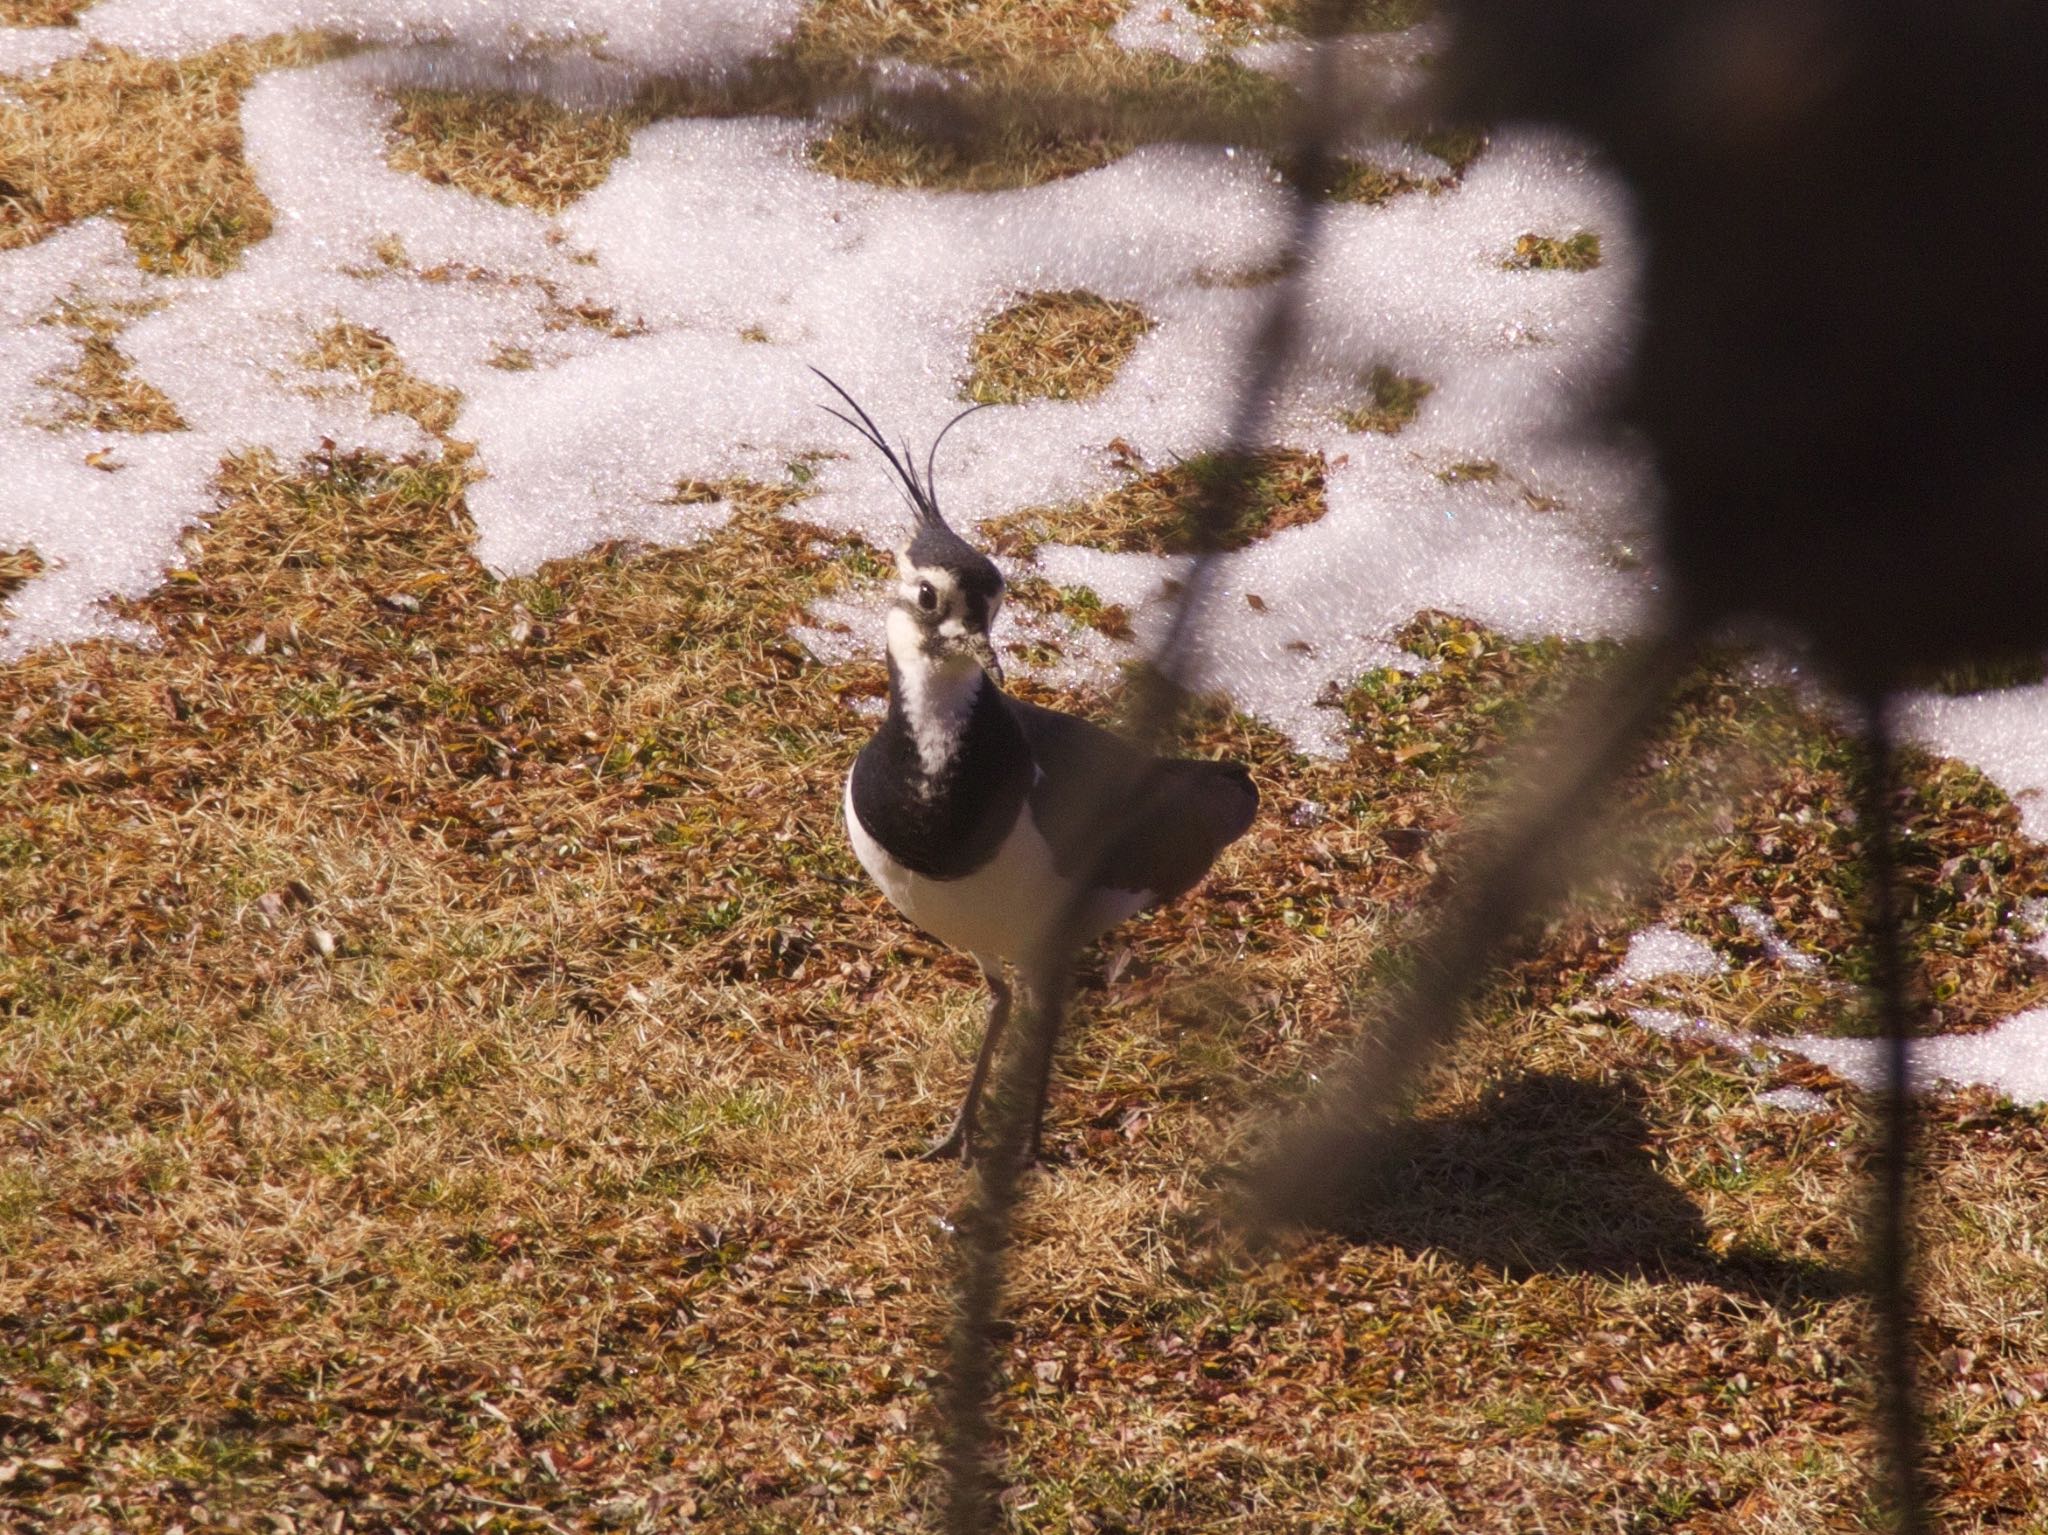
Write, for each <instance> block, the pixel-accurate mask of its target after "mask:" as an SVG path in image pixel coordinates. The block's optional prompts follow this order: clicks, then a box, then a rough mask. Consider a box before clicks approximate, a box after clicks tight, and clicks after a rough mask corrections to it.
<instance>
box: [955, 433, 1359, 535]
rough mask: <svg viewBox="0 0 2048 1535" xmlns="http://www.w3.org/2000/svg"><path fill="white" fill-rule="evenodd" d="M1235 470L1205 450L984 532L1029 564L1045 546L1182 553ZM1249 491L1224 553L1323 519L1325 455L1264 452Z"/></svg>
mask: <svg viewBox="0 0 2048 1535" xmlns="http://www.w3.org/2000/svg"><path fill="white" fill-rule="evenodd" d="M1117 446H1118V445H1117V444H1112V448H1116V447H1117ZM1125 460H1126V462H1127V463H1128V464H1129V465H1130V467H1132V468H1134V469H1135V468H1137V467H1138V463H1137V460H1136V459H1135V457H1133V456H1131V455H1129V454H1126V455H1125ZM1232 472H1233V470H1232V466H1231V464H1230V463H1229V462H1228V461H1227V460H1226V458H1225V457H1224V455H1222V454H1219V453H1200V454H1196V455H1195V456H1194V457H1192V458H1185V459H1181V460H1178V461H1176V462H1175V463H1173V464H1170V465H1168V466H1167V467H1166V468H1164V469H1155V470H1151V471H1149V472H1147V473H1142V474H1135V475H1134V476H1133V477H1132V478H1131V479H1129V480H1127V481H1126V482H1125V483H1124V484H1122V485H1119V486H1118V487H1116V488H1115V489H1114V490H1110V491H1105V492H1104V493H1103V494H1101V495H1099V496H1096V497H1095V498H1093V499H1092V500H1089V501H1084V502H1079V503H1076V504H1074V505H1070V506H1056V507H1031V508H1027V509H1026V510H1024V511H1021V512H1010V513H1006V514H1005V515H1003V516H1000V517H992V518H990V519H989V520H988V521H986V522H984V523H982V524H981V534H982V536H983V537H985V538H986V539H988V541H989V542H990V543H991V544H992V545H993V546H994V547H995V549H996V550H997V551H998V552H999V553H1002V554H1011V555H1016V556H1018V557H1020V558H1025V559H1028V558H1030V557H1031V555H1032V554H1034V553H1035V552H1036V551H1037V550H1038V548H1039V547H1040V546H1041V545H1043V544H1054V543H1058V544H1085V545H1087V546H1088V547H1089V548H1092V549H1108V550H1113V551H1116V552H1119V553H1135V552H1144V553H1149V554H1182V553H1186V552H1187V551H1188V549H1189V548H1190V547H1191V545H1190V544H1189V542H1188V530H1187V528H1188V511H1189V508H1190V507H1192V506H1193V505H1194V504H1195V503H1196V501H1197V500H1198V499H1199V498H1200V497H1202V496H1203V495H1205V494H1208V493H1211V492H1213V490H1214V489H1215V487H1216V485H1217V483H1218V482H1219V480H1220V479H1221V478H1222V477H1223V476H1225V475H1227V474H1230V473H1232ZM1247 490H1248V494H1247V495H1246V496H1245V499H1244V504H1243V511H1242V512H1241V514H1240V515H1239V517H1238V518H1237V520H1236V522H1235V523H1234V524H1233V525H1232V526H1231V527H1229V528H1227V529H1226V530H1224V533H1223V535H1222V537H1221V539H1220V540H1219V541H1218V542H1219V547H1221V548H1224V549H1241V548H1243V547H1244V546H1245V545H1247V544H1251V543H1256V542H1257V541H1258V540H1259V539H1262V538H1269V537H1271V536H1272V535H1273V534H1275V533H1279V532H1282V531H1283V530H1285V529H1287V528H1294V527H1300V526H1302V525H1304V524H1306V523H1311V522H1314V521H1316V520H1317V519H1318V518H1320V517H1321V516H1322V515H1323V513H1324V511H1325V510H1326V509H1327V503H1326V502H1325V501H1324V499H1323V458H1322V455H1321V454H1320V453H1304V452H1301V451H1299V450H1297V449H1293V448H1275V449H1271V450H1269V451H1267V452H1264V453H1260V454H1258V455H1256V457H1255V458H1254V460H1253V462H1252V464H1251V466H1250V469H1249V471H1248V479H1247Z"/></svg>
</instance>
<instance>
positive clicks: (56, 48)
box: [0, 27, 90, 75]
mask: <svg viewBox="0 0 2048 1535" xmlns="http://www.w3.org/2000/svg"><path fill="white" fill-rule="evenodd" d="M89 41H90V39H89V38H88V37H87V35H86V34H85V33H83V32H81V31H79V29H78V28H76V27H0V75H40V74H43V73H45V72H47V71H48V69H49V68H50V66H51V65H52V64H55V63H57V62H59V61H60V60H63V59H69V58H76V57H77V56H78V55H79V54H81V53H83V52H85V49H86V44H87V43H88V42H89Z"/></svg>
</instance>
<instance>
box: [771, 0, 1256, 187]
mask: <svg viewBox="0 0 2048 1535" xmlns="http://www.w3.org/2000/svg"><path fill="white" fill-rule="evenodd" d="M1121 14H1122V6H1121V4H1118V3H1113V0H1075V3H1059V4H1047V3H1043V0H991V3H989V4H986V5H981V6H974V7H965V6H958V5H947V4H938V3H932V0H921V3H917V4H910V5H895V6H876V5H871V4H868V3H866V0H825V3H823V4H820V5H818V6H815V7H813V9H812V10H811V11H810V12H809V13H808V14H807V15H806V18H805V20H804V22H803V23H802V24H801V25H800V26H799V28H798V31H797V35H796V37H795V39H794V40H793V42H792V44H791V47H790V49H789V50H788V58H789V59H790V60H792V61H794V62H795V63H797V64H798V65H800V66H801V65H816V64H830V65H835V66H837V65H843V64H844V63H845V62H846V61H849V60H858V59H864V58H870V57H890V58H898V59H905V60H909V61H912V62H915V63H919V64H925V65H929V66H932V67H935V68H939V69H946V70H955V71H959V72H960V73H961V74H963V75H964V76H966V77H967V78H970V79H972V80H974V81H975V82H976V83H978V84H980V85H981V86H983V87H985V88H986V89H987V90H989V91H990V92H991V93H992V94H994V95H995V96H997V97H1002V96H1005V95H1007V96H1008V97H1010V98H1011V99H1012V100H1013V101H1014V103H1015V108H1016V110H1014V111H1013V113H1012V114H1011V116H1010V117H1009V119H1008V120H1007V121H1004V122H1001V123H999V124H997V125H996V126H995V127H993V128H992V129H990V130H988V131H985V132H981V133H976V134H967V135H962V136H959V137H956V138H953V139H947V140H935V139H934V138H933V137H932V136H931V135H930V134H928V133H924V132H920V131H917V130H916V129H914V128H912V127H910V126H908V125H906V124H904V123H902V122H899V121H897V120H895V119H894V118H893V117H892V116H891V115H890V114H889V113H887V112H886V111H882V110H866V111H861V112H856V113H854V114H852V115H851V116H849V117H847V118H846V119H844V120H843V121H842V122H840V123H839V124H838V125H836V126H835V127H834V128H832V129H831V130H830V131H829V132H827V133H825V134H823V135H821V136H820V137H819V138H818V139H816V140H815V141H813V143H812V146H811V159H812V163H813V164H814V165H815V166H817V168H818V169H820V170H822V171H825V172H826V173H827V174H830V175H835V176H841V177H845V178H846V179H848V180H852V181H861V182H867V183H870V184H873V185H878V186H916V187H931V188H945V189H949V190H956V191H984V192H985V191H999V190H1005V189H1008V188H1012V187H1021V186H1036V185H1039V184H1041V183H1043V182H1046V181H1051V180H1056V179H1058V178H1059V177H1062V176H1072V175H1077V174H1079V173H1080V172H1082V171H1088V170H1094V169H1096V168H1098V167H1100V166H1103V165H1106V164H1108V163H1109V162H1110V161H1112V160H1114V159H1117V158H1119V157H1120V156H1122V155H1124V154H1127V153H1129V152H1130V151H1131V150H1132V149H1134V148H1136V147H1137V145H1138V144H1139V143H1140V142H1142V141H1143V137H1144V134H1143V132H1142V130H1138V131H1134V130H1132V129H1131V128H1129V127H1128V126H1125V127H1118V126H1115V125H1114V124H1113V123H1112V122H1111V120H1110V119H1109V117H1107V116H1106V115H1105V114H1103V113H1101V112H1099V111H1098V112H1086V113H1084V112H1078V111H1076V110H1074V109H1073V105H1072V104H1073V102H1074V101H1076V100H1077V99H1082V98H1086V99H1092V100H1094V101H1097V102H1101V103H1105V104H1108V105H1109V106H1111V107H1113V108H1115V109H1117V110H1120V111H1121V112H1122V113H1123V114H1124V116H1125V117H1126V119H1127V120H1129V121H1143V120H1144V119H1146V118H1147V117H1148V116H1150V117H1152V118H1153V119H1155V120H1156V122H1157V123H1158V124H1160V125H1164V124H1167V123H1169V122H1171V121H1173V120H1176V119H1179V120H1186V119H1188V118H1189V117H1190V116H1197V115H1201V114H1205V113H1206V114H1211V115H1214V116H1217V117H1229V118H1235V119H1241V120H1243V121H1244V122H1245V123H1246V125H1247V128H1248V131H1249V129H1250V127H1251V125H1252V124H1254V123H1255V122H1256V121H1258V120H1259V119H1260V118H1261V117H1263V118H1265V119H1266V120H1267V121H1268V124H1269V126H1270V122H1271V121H1272V120H1273V119H1275V118H1277V117H1278V116H1280V115H1281V114H1282V112H1283V111H1284V107H1285V104H1286V103H1287V101H1288V100H1289V94H1288V91H1287V88H1286V87H1285V86H1284V85H1282V84H1281V83H1280V82H1278V81H1277V80H1275V79H1273V78H1272V77H1270V76H1266V75H1260V74H1257V73H1255V72H1253V71H1251V70H1247V69H1244V68H1243V67H1241V66H1240V65H1238V64H1236V63H1235V62H1233V61H1231V60H1229V59H1228V58H1216V59H1212V60H1209V61H1206V62H1203V63H1198V64H1188V63H1184V62H1182V61H1181V60H1178V59H1174V58H1171V57H1169V56H1167V55H1165V54H1158V53H1142V54H1133V53H1126V52H1125V51H1124V50H1122V49H1120V48H1118V47H1116V46H1115V44H1113V43H1112V42H1111V41H1110V39H1109V28H1110V27H1111V26H1112V25H1113V24H1114V22H1115V21H1116V18H1117V17H1118V16H1119V15H1121ZM1045 90H1051V91H1057V92H1060V93H1063V95H1062V99H1064V100H1066V101H1068V103H1069V107H1068V110H1066V111H1064V112H1062V111H1059V110H1056V109H1048V110H1044V111H1037V112H1034V111H1032V110H1031V109H1030V101H1031V93H1032V92H1033V91H1045Z"/></svg>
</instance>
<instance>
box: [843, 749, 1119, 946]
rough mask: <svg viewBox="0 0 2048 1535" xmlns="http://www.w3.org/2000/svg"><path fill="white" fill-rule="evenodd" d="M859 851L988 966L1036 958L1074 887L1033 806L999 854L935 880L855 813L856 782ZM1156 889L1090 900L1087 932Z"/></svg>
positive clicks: (1021, 814)
mask: <svg viewBox="0 0 2048 1535" xmlns="http://www.w3.org/2000/svg"><path fill="white" fill-rule="evenodd" d="M843 808H844V811H845V815H846V834H847V836H848V837H849V838H850V839H851V840H852V842H853V854H854V856H855V857H856V858H858V859H859V860H860V866H861V867H862V868H863V869H866V870H867V871H868V874H869V876H870V877H872V878H873V880H874V882H875V883H876V884H878V885H880V886H881V887H882V894H884V895H886V896H887V897H888V898H889V900H890V902H891V904H893V905H894V906H895V908H896V909H897V910H898V911H900V912H902V913H903V915H904V916H906V917H908V918H909V919H910V920H911V921H912V922H915V923H916V924H917V925H918V926H919V927H921V928H923V929H924V930H925V931H926V932H927V933H930V934H931V935H932V937H934V938H936V939H938V940H939V941H940V942H941V943H945V944H950V945H951V946H952V947H954V948H956V949H965V950H966V951H967V952H968V953H970V954H972V955H974V956H975V958H977V959H979V960H981V961H983V962H984V963H991V962H994V961H997V960H1008V961H1009V962H1010V963H1012V964H1017V963H1021V962H1022V961H1024V960H1026V959H1028V958H1030V957H1031V953H1032V950H1033V949H1034V947H1035V946H1036V945H1037V944H1038V943H1040V942H1041V941H1043V939H1044V937H1045V935H1046V930H1047V928H1048V927H1050V925H1051V924H1052V923H1053V922H1054V921H1056V920H1057V919H1058V918H1059V915H1060V913H1061V911H1062V910H1063V909H1064V907H1065V905H1066V902H1067V900H1068V899H1069V897H1070V896H1071V894H1072V892H1073V886H1072V884H1071V883H1069V882H1068V881H1067V880H1065V879H1062V878H1061V877H1060V875H1059V874H1058V872H1057V871H1056V870H1055V869H1054V868H1053V862H1052V849H1051V848H1049V847H1047V846H1046V843H1045V838H1043V837H1042V836H1040V835H1039V834H1038V826H1037V824H1036V823H1035V822H1034V821H1033V820H1032V819H1031V807H1030V805H1029V804H1026V805H1025V806H1023V807H1022V808H1021V809H1020V810H1019V811H1018V813H1017V824H1016V825H1015V826H1014V827H1012V828H1011V830H1010V834H1009V836H1007V837H1005V838H1004V839H1003V842H1002V846H1000V847H999V848H997V849H996V855H995V857H993V858H991V859H990V860H989V861H988V862H987V863H985V864H983V865H982V866H981V867H980V868H979V869H977V870H975V871H974V873H972V874H969V875H965V876H963V877H962V878H960V879H930V878H927V877H926V876H925V875H922V874H917V873H914V872H912V871H911V870H909V869H906V868H904V867H903V865H902V864H900V863H898V862H897V861H896V860H895V859H893V858H891V857H890V856H889V854H888V853H887V851H885V850H884V849H883V847H882V845H881V844H880V843H879V842H877V841H875V839H874V838H872V837H870V836H869V835H868V833H867V828H866V827H864V826H862V825H861V824H860V817H859V816H857V815H855V814H854V811H853V780H852V779H851V778H849V779H848V780H847V783H846V797H845V800H844V805H843ZM1151 898H1152V897H1151V892H1150V891H1142V890H1141V891H1123V890H1105V891H1102V892H1100V893H1099V894H1098V895H1097V896H1096V897H1095V899H1094V900H1093V901H1091V902H1090V909H1089V911H1088V915H1087V936H1088V937H1091V938H1092V937H1094V936H1095V935H1096V934H1098V933H1101V932H1105V931H1107V930H1108V929H1109V928H1112V927H1114V926H1116V924H1117V923H1119V922H1121V921H1123V920H1124V918H1126V917H1128V916H1130V915H1132V914H1133V913H1134V912H1137V911H1140V910H1142V909H1143V908H1144V907H1145V905H1146V904H1147V903H1148V902H1149V901H1150V900H1151Z"/></svg>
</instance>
